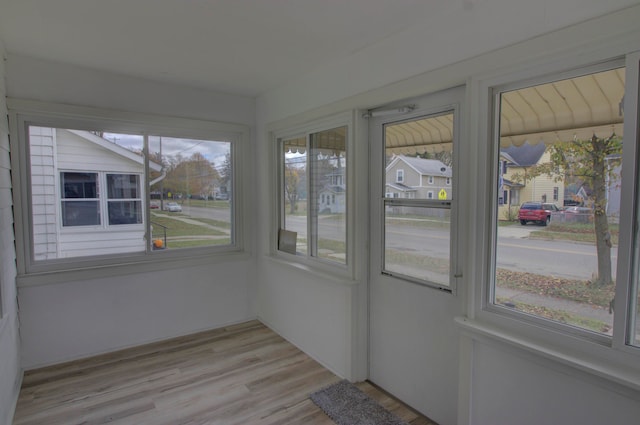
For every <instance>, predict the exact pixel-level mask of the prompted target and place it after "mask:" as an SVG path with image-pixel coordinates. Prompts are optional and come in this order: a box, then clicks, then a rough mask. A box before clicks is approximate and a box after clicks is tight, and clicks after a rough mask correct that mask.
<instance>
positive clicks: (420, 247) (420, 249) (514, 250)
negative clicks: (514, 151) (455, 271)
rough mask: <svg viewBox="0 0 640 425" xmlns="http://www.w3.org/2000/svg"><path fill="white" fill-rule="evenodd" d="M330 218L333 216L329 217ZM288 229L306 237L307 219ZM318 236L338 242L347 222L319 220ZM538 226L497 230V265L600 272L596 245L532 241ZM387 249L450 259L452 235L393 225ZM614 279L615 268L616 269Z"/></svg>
mask: <svg viewBox="0 0 640 425" xmlns="http://www.w3.org/2000/svg"><path fill="white" fill-rule="evenodd" d="M327 217H331V216H327ZM287 227H288V229H289V230H293V231H297V232H299V234H303V235H304V234H306V220H305V218H304V217H300V216H289V217H288V222H287ZM318 227H319V233H320V235H322V237H324V238H329V239H330V238H334V239H339V237H340V235H344V223H342V222H340V221H338V220H335V219H330V218H328V219H324V217H322V216H321V217H320V219H319V220H318ZM539 229H540V227H537V226H533V225H530V226H526V227H522V226H520V225H517V226H514V229H513V230H511V229H509V228H508V227H507V228H503V227H500V228H499V229H498V246H497V259H498V261H497V266H498V267H500V268H506V269H511V270H517V271H524V272H530V273H538V274H540V273H544V274H547V275H553V276H556V277H563V278H567V279H581V280H587V279H591V278H592V277H593V274H594V273H595V272H596V270H597V256H596V249H595V246H594V245H590V244H585V243H576V242H570V241H548V240H538V239H529V238H528V237H527V235H528V233H529V232H531V231H533V230H539ZM385 237H386V240H387V247H388V248H392V249H397V250H403V251H407V252H411V253H412V254H422V255H424V256H428V257H435V258H448V257H449V243H448V241H449V233H448V232H447V231H446V230H441V229H433V228H429V227H420V226H411V225H410V223H403V224H391V225H389V226H387V230H386V235H385ZM616 261H617V249H616V248H615V247H614V248H613V249H612V264H614V265H615V262H616ZM614 278H615V266H614Z"/></svg>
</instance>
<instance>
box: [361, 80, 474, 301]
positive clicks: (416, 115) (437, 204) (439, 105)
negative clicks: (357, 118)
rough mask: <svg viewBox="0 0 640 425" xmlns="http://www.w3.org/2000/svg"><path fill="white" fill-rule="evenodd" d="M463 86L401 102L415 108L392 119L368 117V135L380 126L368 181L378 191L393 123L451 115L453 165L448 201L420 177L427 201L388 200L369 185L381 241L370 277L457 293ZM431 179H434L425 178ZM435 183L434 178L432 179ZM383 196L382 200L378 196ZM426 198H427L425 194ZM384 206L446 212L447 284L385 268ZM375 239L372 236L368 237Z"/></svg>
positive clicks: (383, 192) (383, 184) (383, 185)
mask: <svg viewBox="0 0 640 425" xmlns="http://www.w3.org/2000/svg"><path fill="white" fill-rule="evenodd" d="M465 89H466V87H464V86H456V87H451V88H448V89H446V90H443V91H441V92H437V93H430V94H425V95H422V96H420V97H419V98H413V99H406V100H404V101H403V103H411V104H416V105H418V106H417V107H415V108H414V109H412V110H411V112H410V113H407V114H402V115H399V116H397V117H393V116H384V115H383V116H379V117H375V116H374V117H370V118H369V120H371V121H370V123H369V126H370V130H369V131H370V132H371V131H372V130H371V128H372V126H377V125H381V126H382V134H381V135H380V137H381V139H380V141H379V143H380V146H379V147H376V148H375V150H376V151H377V150H378V149H380V152H376V155H372V157H371V163H372V164H376V163H378V164H380V165H379V166H378V167H375V166H374V167H372V170H371V178H370V179H371V180H372V181H373V180H374V179H375V180H378V181H379V182H380V185H381V186H380V187H381V188H386V184H387V183H386V165H385V155H386V153H385V149H386V145H385V135H384V134H385V133H384V132H385V131H386V130H385V127H386V126H393V125H396V124H400V123H403V122H410V121H414V120H420V119H429V118H435V117H439V116H444V115H448V114H452V115H453V165H452V167H451V168H452V176H451V179H452V181H451V187H452V188H451V190H452V193H453V194H455V195H454V196H453V197H452V199H450V200H444V201H443V200H440V199H438V189H437V188H436V189H434V188H433V187H432V186H433V185H431V186H427V185H425V184H424V181H425V179H424V176H423V177H421V178H420V186H421V187H424V188H427V189H429V190H428V193H429V194H430V196H431V198H415V197H413V198H409V199H405V198H400V199H396V197H395V196H394V197H393V198H389V197H387V196H386V190H376V189H377V187H375V185H372V186H371V190H372V192H371V194H370V196H371V197H372V199H375V200H376V201H375V202H374V203H373V204H374V206H373V207H372V208H371V217H372V218H371V223H372V228H373V229H374V230H373V232H375V233H377V232H379V238H380V241H381V242H382V245H381V246H380V247H379V248H374V247H373V246H372V247H371V248H370V249H371V253H370V255H371V256H375V257H377V258H379V264H378V265H377V266H376V264H375V263H376V262H375V261H372V264H371V265H370V274H376V275H378V274H380V275H382V276H385V278H390V279H398V280H401V281H404V282H410V283H412V284H416V285H420V286H423V287H425V288H429V289H435V290H437V291H442V292H444V293H448V294H452V295H454V296H457V294H458V285H459V281H460V279H461V278H462V277H463V271H462V267H463V265H462V263H461V261H460V258H461V251H462V245H461V243H460V235H461V234H463V233H464V231H463V230H462V229H464V228H465V226H466V225H465V223H464V218H463V217H464V213H462V212H461V211H460V205H461V204H462V205H464V202H465V201H464V196H465V195H464V193H465V192H466V188H465V187H464V186H465V185H464V183H463V182H462V181H461V179H460V176H461V174H460V173H461V170H460V169H461V168H462V165H461V164H463V161H464V160H465V159H463V157H462V155H461V151H463V150H465V148H466V146H465V145H466V140H465V139H466V138H465V128H464V121H465V117H464V113H465V112H464V111H465V110H466V107H465V103H464V97H465V95H464V93H465ZM392 107H393V106H392V105H387V106H385V108H392ZM377 137H378V136H377V135H370V138H371V141H373V142H374V143H376V144H377V143H378V141H377ZM429 177H431V178H433V177H434V176H429ZM434 183H435V179H434ZM382 196H384V197H382ZM427 196H429V195H427ZM386 206H409V207H411V206H417V207H424V208H433V209H444V210H448V211H449V214H450V228H449V242H448V246H449V257H448V260H449V273H448V274H449V281H448V284H446V285H444V284H441V283H438V282H432V281H430V280H426V279H420V278H417V277H413V276H407V275H404V274H402V273H397V272H392V271H389V270H386V269H385V249H386V242H385V207H386ZM372 238H373V239H374V240H375V239H377V237H376V236H372Z"/></svg>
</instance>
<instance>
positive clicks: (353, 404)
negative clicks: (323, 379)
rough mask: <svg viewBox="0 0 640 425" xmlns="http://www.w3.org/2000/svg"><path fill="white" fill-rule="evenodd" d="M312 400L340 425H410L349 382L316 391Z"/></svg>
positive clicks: (344, 381)
mask: <svg viewBox="0 0 640 425" xmlns="http://www.w3.org/2000/svg"><path fill="white" fill-rule="evenodd" d="M311 400H312V401H313V402H314V403H315V404H316V405H317V406H318V407H319V408H320V409H322V411H323V412H324V413H326V414H327V416H329V417H330V418H331V419H332V420H333V421H334V422H335V423H336V424H338V425H408V424H407V423H406V422H405V421H403V420H402V419H400V418H398V417H397V416H396V415H394V414H393V413H391V412H389V411H388V410H387V409H385V408H384V407H382V406H381V405H380V404H379V403H378V402H377V401H375V400H374V399H372V398H371V397H369V396H368V395H366V394H365V393H363V392H362V391H361V390H360V389H359V388H358V387H356V386H355V385H353V384H352V383H350V382H349V381H347V380H343V381H340V382H337V383H335V384H333V385H330V386H328V387H327V388H324V389H322V390H319V391H316V392H315V393H313V394H311Z"/></svg>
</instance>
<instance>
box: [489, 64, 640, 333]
mask: <svg viewBox="0 0 640 425" xmlns="http://www.w3.org/2000/svg"><path fill="white" fill-rule="evenodd" d="M623 65H624V64H623V63H621V62H616V63H610V64H606V65H600V66H598V67H592V68H589V69H584V70H579V71H576V72H573V73H567V74H564V75H563V76H562V78H555V79H554V78H547V79H544V80H539V82H538V83H536V82H533V83H532V82H530V81H531V80H529V82H527V83H526V84H518V83H514V84H509V85H505V86H501V87H497V88H495V89H494V101H495V105H496V108H495V111H496V114H497V120H496V122H497V125H496V127H495V128H494V144H495V147H494V152H495V155H496V157H495V164H496V165H495V170H498V172H496V174H497V175H495V179H496V180H498V179H499V177H501V176H500V175H499V174H500V173H499V171H500V169H501V168H502V167H500V166H499V165H500V164H499V162H498V158H497V156H498V153H497V152H498V151H500V152H507V153H508V154H509V155H510V156H511V157H512V158H514V159H515V164H514V165H513V166H511V167H509V169H508V173H509V175H508V176H505V177H506V178H507V179H509V180H511V181H517V182H518V183H519V184H520V185H521V187H520V188H519V190H518V191H516V190H514V189H511V196H512V204H513V200H514V198H515V199H517V197H518V193H519V192H520V193H521V195H522V196H521V197H522V198H523V200H534V201H538V202H537V204H538V205H540V202H546V201H547V194H548V193H549V192H551V191H552V194H553V201H560V200H561V199H563V198H561V194H563V196H565V195H564V193H567V194H569V196H571V198H572V199H573V200H575V202H576V204H578V205H576V206H572V207H568V208H567V209H565V210H560V209H559V208H558V205H556V204H555V203H548V204H544V203H543V204H541V205H542V207H541V208H538V209H536V210H527V209H523V208H521V209H520V213H519V223H520V224H515V225H514V226H518V227H524V228H526V229H527V230H529V228H530V227H531V231H532V232H534V233H535V234H536V237H535V239H534V238H533V237H529V238H525V239H519V240H517V241H516V240H515V239H512V238H510V236H509V234H508V232H506V231H504V229H505V227H504V226H497V225H495V226H494V231H495V232H496V233H495V238H494V250H495V258H494V265H493V270H492V278H491V288H490V290H489V291H488V294H489V304H490V305H489V308H490V309H493V311H496V312H501V313H503V314H510V315H514V316H517V317H519V318H521V319H523V320H527V321H533V322H536V323H539V324H543V325H546V326H549V327H551V328H556V329H562V330H565V331H568V332H571V333H574V334H578V335H582V336H585V337H587V338H589V339H593V340H600V341H607V340H609V341H610V340H611V338H612V335H613V334H614V332H616V331H621V330H616V329H614V317H615V316H616V315H618V314H622V315H625V314H626V311H625V310H626V308H625V305H624V304H619V301H620V300H619V298H620V297H619V294H621V293H622V294H626V293H629V290H628V289H625V288H628V286H629V282H627V281H624V279H623V278H622V279H621V277H623V276H624V275H626V274H627V272H626V271H625V268H626V267H627V265H626V264H625V262H622V264H619V261H620V258H623V257H625V256H626V255H623V254H622V252H623V250H629V249H631V248H630V245H629V244H625V243H624V232H625V230H624V229H630V228H632V224H631V223H632V220H628V221H626V222H625V220H623V218H624V215H621V214H620V213H621V210H623V209H624V208H623V207H622V206H621V199H624V197H623V196H622V193H623V192H622V191H623V190H625V186H626V185H630V187H632V186H633V181H632V179H633V176H634V175H636V173H635V172H634V170H627V169H625V170H623V162H624V161H623V160H622V158H623V157H624V155H623V150H624V151H627V150H628V152H630V153H632V154H633V152H636V149H637V148H636V144H637V134H635V132H636V128H637V127H634V126H626V127H625V125H626V124H624V119H625V118H626V117H627V116H629V112H630V113H631V116H634V115H637V103H636V104H634V105H633V110H632V111H625V110H624V108H623V105H624V103H623V102H624V100H623V99H624V98H625V96H627V95H626V94H625V83H626V82H628V80H627V79H626V68H625V66H623ZM636 65H637V64H636ZM636 79H637V74H636ZM632 86H633V87H637V81H634V82H633V85H632ZM635 93H636V96H635V98H637V89H636V90H635ZM628 104H629V103H627V105H628ZM629 129H631V132H630V133H631V134H629V133H628V132H627V133H625V131H628V130H629ZM623 141H624V143H623ZM633 155H635V154H633ZM633 155H631V156H632V157H633ZM526 161H528V162H526ZM518 164H520V165H522V164H525V165H526V167H524V166H522V167H520V166H519V165H518ZM627 166H630V168H635V167H636V164H634V163H632V162H624V167H625V168H626V167H627ZM625 179H626V180H625ZM503 196H504V195H503ZM635 196H636V197H637V196H638V195H637V194H635ZM630 198H631V197H630ZM497 204H498V200H497V199H496V202H495V205H497ZM560 206H562V205H560ZM494 208H495V210H494V211H496V210H497V207H494ZM627 210H628V211H632V210H633V208H628V209H627ZM636 211H637V209H636ZM636 213H637V212H636ZM495 216H497V214H495V213H494V217H495ZM636 220H637V218H636ZM547 223H548V225H547ZM627 232H628V230H627ZM532 234H533V233H532ZM576 241H579V242H580V243H579V244H576ZM636 243H637V242H636ZM635 252H637V250H636V251H635ZM636 256H637V254H636ZM635 262H636V263H637V262H638V258H635ZM621 266H622V267H621ZM636 267H637V266H636ZM619 273H620V274H621V275H619ZM616 286H618V287H619V288H618V291H617V292H616ZM637 286H638V284H637V279H636V281H635V282H634V283H633V287H634V288H635V291H636V292H635V293H634V295H633V297H632V299H633V300H637V298H634V297H637ZM616 294H618V295H616ZM614 300H615V301H614ZM622 301H623V302H624V300H622ZM635 303H637V301H633V303H632V304H634V305H635ZM636 317H637V312H636V313H633V314H630V315H629V318H630V319H632V321H634V320H635V321H637V319H636ZM629 329H633V330H635V329H636V326H630V327H629ZM629 340H631V341H634V343H635V344H637V343H638V337H637V331H631V335H630V337H629Z"/></svg>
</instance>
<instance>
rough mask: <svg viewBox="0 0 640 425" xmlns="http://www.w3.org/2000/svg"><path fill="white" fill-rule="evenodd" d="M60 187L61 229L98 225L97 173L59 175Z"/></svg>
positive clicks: (66, 173)
mask: <svg viewBox="0 0 640 425" xmlns="http://www.w3.org/2000/svg"><path fill="white" fill-rule="evenodd" d="M60 187H61V198H62V199H61V208H62V226H63V227H75V226H98V225H100V199H99V198H98V174H97V173H73V172H63V173H60ZM36 207H37V205H36Z"/></svg>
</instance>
